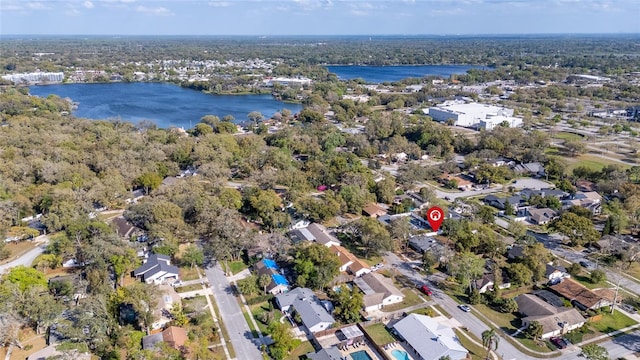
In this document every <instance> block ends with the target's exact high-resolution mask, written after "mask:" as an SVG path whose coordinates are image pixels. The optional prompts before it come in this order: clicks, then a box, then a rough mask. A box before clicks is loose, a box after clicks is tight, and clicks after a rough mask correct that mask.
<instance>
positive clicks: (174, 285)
mask: <svg viewBox="0 0 640 360" xmlns="http://www.w3.org/2000/svg"><path fill="white" fill-rule="evenodd" d="M182 284H183V282H182V280H176V281H174V282H173V283H172V284H171V286H173V287H176V286H181V285H182Z"/></svg>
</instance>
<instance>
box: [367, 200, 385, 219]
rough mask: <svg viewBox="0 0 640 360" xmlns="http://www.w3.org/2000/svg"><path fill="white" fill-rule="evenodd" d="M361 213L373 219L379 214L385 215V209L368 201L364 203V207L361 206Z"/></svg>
mask: <svg viewBox="0 0 640 360" xmlns="http://www.w3.org/2000/svg"><path fill="white" fill-rule="evenodd" d="M362 213H363V214H364V215H366V216H369V217H372V218H374V219H375V218H377V217H380V216H384V215H387V211H386V210H385V209H383V208H381V207H380V206H378V205H377V204H374V203H368V204H367V205H365V206H364V208H362Z"/></svg>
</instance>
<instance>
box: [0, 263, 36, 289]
mask: <svg viewBox="0 0 640 360" xmlns="http://www.w3.org/2000/svg"><path fill="white" fill-rule="evenodd" d="M2 280H4V281H8V282H10V283H13V284H16V285H17V286H18V288H19V289H20V290H21V291H25V290H27V289H28V288H30V287H33V286H39V287H42V288H46V287H47V280H46V279H45V277H44V274H43V273H41V272H40V271H38V270H36V269H34V268H29V267H26V266H23V265H20V266H16V267H14V268H12V269H11V270H9V273H7V274H5V275H4V276H3V277H2Z"/></svg>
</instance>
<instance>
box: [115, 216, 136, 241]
mask: <svg viewBox="0 0 640 360" xmlns="http://www.w3.org/2000/svg"><path fill="white" fill-rule="evenodd" d="M111 223H112V224H113V226H114V227H115V230H116V233H117V234H118V235H119V236H120V237H122V238H125V239H127V240H129V239H131V238H132V237H134V236H138V235H142V234H143V231H142V229H140V228H139V227H137V226H134V225H133V224H131V223H130V222H128V221H127V219H125V218H124V216H118V217H117V218H115V219H113V221H112V222H111Z"/></svg>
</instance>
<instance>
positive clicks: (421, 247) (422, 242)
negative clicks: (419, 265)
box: [409, 235, 444, 254]
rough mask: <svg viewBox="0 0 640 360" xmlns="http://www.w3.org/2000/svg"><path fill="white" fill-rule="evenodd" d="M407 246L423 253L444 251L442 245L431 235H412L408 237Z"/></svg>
mask: <svg viewBox="0 0 640 360" xmlns="http://www.w3.org/2000/svg"><path fill="white" fill-rule="evenodd" d="M409 247H411V248H412V249H414V250H415V251H418V252H420V253H421V254H424V253H426V252H435V253H438V254H442V253H444V246H443V245H442V243H440V241H438V240H437V239H436V238H435V237H433V236H428V235H414V236H412V237H410V238H409Z"/></svg>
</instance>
